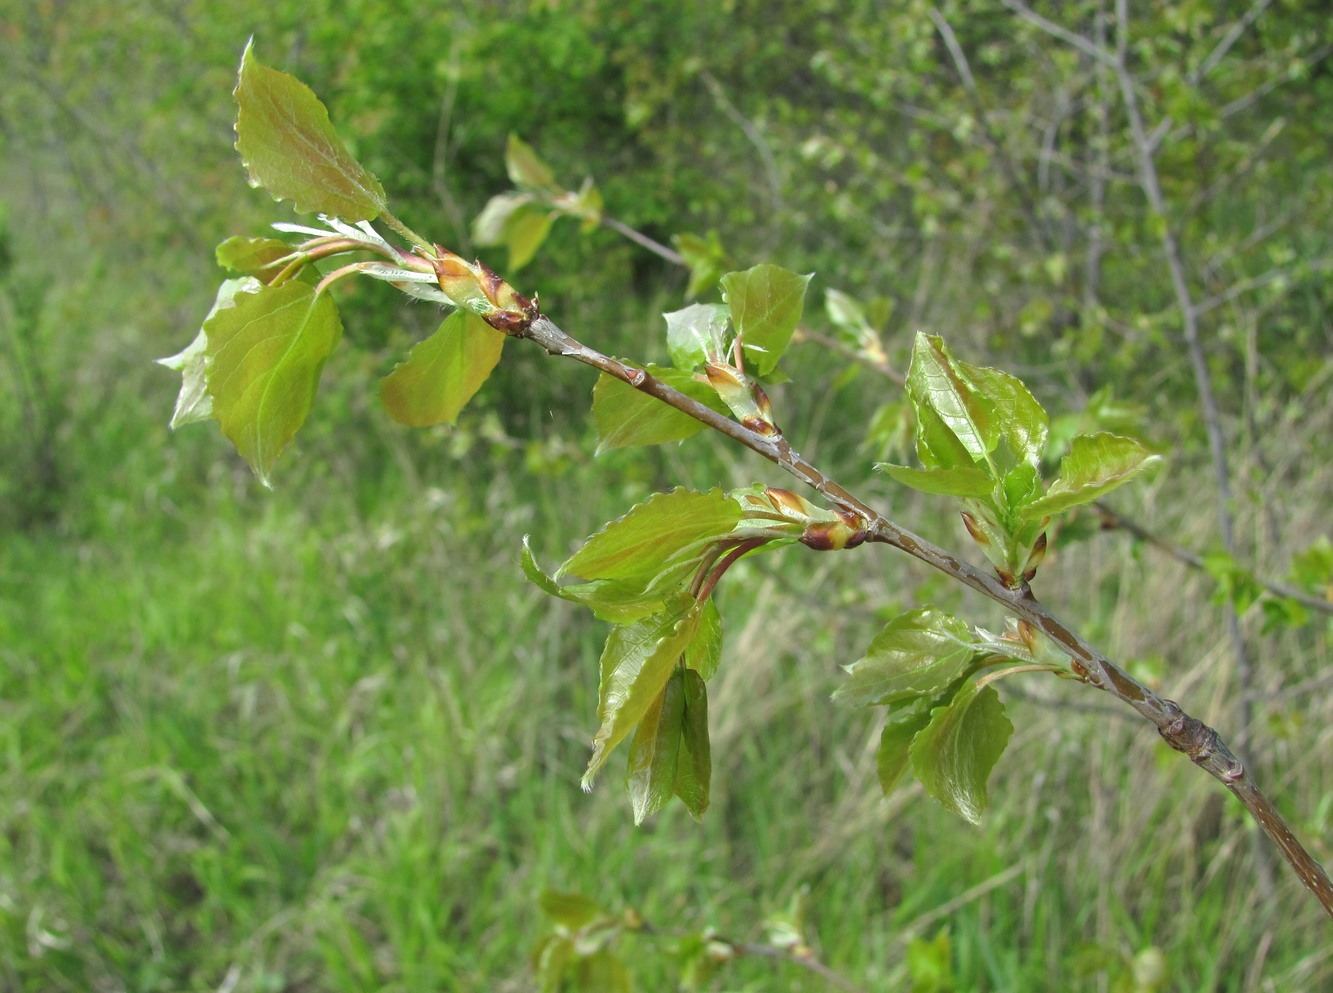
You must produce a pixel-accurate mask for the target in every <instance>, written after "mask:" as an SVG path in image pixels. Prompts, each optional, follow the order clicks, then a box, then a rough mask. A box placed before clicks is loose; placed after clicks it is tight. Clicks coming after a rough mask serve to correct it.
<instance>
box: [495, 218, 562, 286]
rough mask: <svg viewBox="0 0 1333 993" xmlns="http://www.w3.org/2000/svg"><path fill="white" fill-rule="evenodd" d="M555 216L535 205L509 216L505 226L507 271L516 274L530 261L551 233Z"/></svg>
mask: <svg viewBox="0 0 1333 993" xmlns="http://www.w3.org/2000/svg"><path fill="white" fill-rule="evenodd" d="M553 223H555V214H554V213H552V212H551V211H550V210H548V209H546V208H543V207H538V206H536V205H533V206H528V207H521V208H519V209H518V210H516V211H514V212H513V213H512V214H510V215H509V220H508V222H506V224H505V247H506V248H508V249H509V269H510V271H511V272H517V271H518V270H519V269H522V268H523V267H524V266H525V265H527V264H528V263H529V262H531V261H532V257H533V256H534V255H536V254H537V249H539V248H541V247H542V243H543V242H544V241H546V236H547V235H548V234H550V233H551V225H552V224H553Z"/></svg>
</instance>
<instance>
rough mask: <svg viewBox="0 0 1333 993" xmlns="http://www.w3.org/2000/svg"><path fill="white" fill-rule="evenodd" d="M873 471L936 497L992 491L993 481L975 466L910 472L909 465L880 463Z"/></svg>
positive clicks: (984, 493) (963, 496)
mask: <svg viewBox="0 0 1333 993" xmlns="http://www.w3.org/2000/svg"><path fill="white" fill-rule="evenodd" d="M875 468H876V469H883V470H884V471H885V472H887V473H888V474H889V475H890V476H892V477H893V478H894V479H896V480H897V481H898V482H900V483H902V484H903V485H904V486H910V487H912V489H914V490H920V491H921V492H922V493H934V494H935V495H937V496H951V497H959V498H966V497H988V496H990V495H991V492H992V491H993V490H994V489H995V482H994V480H992V479H991V477H990V476H989V475H987V474H986V472H985V470H983V469H979V468H977V467H976V466H974V465H967V466H958V467H957V468H954V469H913V468H912V467H911V466H905V465H892V464H890V463H887V462H881V463H879V464H877V465H876V466H875Z"/></svg>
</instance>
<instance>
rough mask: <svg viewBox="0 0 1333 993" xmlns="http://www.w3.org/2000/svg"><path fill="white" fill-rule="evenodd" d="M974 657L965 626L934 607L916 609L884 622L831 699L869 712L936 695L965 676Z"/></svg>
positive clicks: (970, 635) (972, 646)
mask: <svg viewBox="0 0 1333 993" xmlns="http://www.w3.org/2000/svg"><path fill="white" fill-rule="evenodd" d="M975 657H976V648H975V646H974V645H973V643H972V634H971V631H970V630H969V629H968V626H967V625H966V624H964V623H963V622H962V621H960V620H958V618H956V617H953V616H952V615H950V614H946V613H944V612H943V611H940V610H936V609H935V608H934V607H921V608H918V609H917V610H911V611H908V612H907V613H905V614H899V615H898V616H897V617H895V618H894V619H893V620H891V621H889V623H888V624H886V625H885V626H884V630H882V631H881V632H880V633H879V634H878V635H876V636H875V640H874V641H872V642H871V643H870V647H869V648H867V649H866V654H865V657H864V658H861V659H859V660H857V661H856V662H853V663H852V664H851V665H849V666H847V673H848V679H847V681H846V682H845V683H843V684H842V686H840V687H839V688H838V690H837V692H835V693H834V694H833V695H834V697H835V698H837V699H840V700H845V701H847V702H848V703H851V704H854V705H858V706H872V705H874V704H883V703H888V704H892V703H896V702H900V701H903V700H908V699H911V698H913V697H916V696H919V695H922V694H933V693H937V692H939V691H940V690H943V689H944V688H945V687H947V686H948V685H949V684H950V683H952V682H954V681H955V680H956V679H958V677H960V676H962V675H964V674H965V673H966V672H968V671H969V669H970V668H971V667H972V663H973V661H974V659H975Z"/></svg>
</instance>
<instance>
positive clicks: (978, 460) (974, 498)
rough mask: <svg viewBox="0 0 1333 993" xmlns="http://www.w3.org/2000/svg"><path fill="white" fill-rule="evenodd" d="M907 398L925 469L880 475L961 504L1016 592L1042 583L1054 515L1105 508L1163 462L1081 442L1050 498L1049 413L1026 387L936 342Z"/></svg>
mask: <svg viewBox="0 0 1333 993" xmlns="http://www.w3.org/2000/svg"><path fill="white" fill-rule="evenodd" d="M907 395H908V398H909V400H910V401H911V404H912V408H913V411H914V413H915V415H916V448H917V456H918V458H919V459H920V462H921V467H920V468H913V467H910V466H903V465H892V464H881V466H880V468H882V469H884V470H885V471H886V472H888V473H889V475H890V476H892V477H893V478H894V479H896V480H898V481H899V482H901V483H904V484H906V485H908V486H911V487H913V488H915V489H918V490H922V491H924V492H927V493H933V494H937V495H943V496H950V497H954V498H956V499H958V500H959V501H960V502H961V504H962V506H963V520H964V523H965V524H966V525H967V529H968V531H969V532H970V533H971V535H972V537H973V538H974V539H975V540H976V542H977V544H978V545H980V546H981V548H982V550H983V551H984V552H985V554H986V557H987V558H988V559H989V560H990V562H991V564H992V565H994V566H995V569H996V572H998V573H999V575H1000V577H1001V578H1002V579H1003V580H1004V582H1005V583H1006V584H1008V585H1011V586H1017V585H1018V584H1020V583H1023V582H1027V581H1028V580H1030V579H1031V578H1032V576H1033V575H1034V574H1035V573H1036V569H1037V567H1038V566H1039V565H1040V563H1041V559H1042V556H1043V555H1044V553H1045V548H1046V534H1045V530H1046V525H1047V524H1048V523H1049V521H1050V518H1051V517H1052V516H1053V515H1055V514H1059V513H1063V512H1065V511H1068V510H1070V509H1072V508H1074V507H1077V506H1080V505H1082V504H1087V503H1091V502H1092V501H1094V500H1097V499H1100V498H1101V497H1102V496H1103V495H1105V494H1106V493H1108V492H1110V491H1111V490H1113V489H1115V488H1116V487H1117V486H1120V485H1122V484H1124V483H1126V482H1128V481H1129V480H1131V479H1133V478H1135V477H1136V476H1138V475H1140V474H1141V473H1143V472H1144V471H1146V470H1147V469H1149V468H1150V467H1152V466H1154V465H1155V464H1157V463H1158V462H1160V461H1161V460H1160V457H1158V456H1156V455H1152V454H1150V453H1149V452H1148V451H1147V449H1145V448H1144V447H1143V445H1141V444H1140V443H1139V442H1137V441H1135V440H1134V439H1132V438H1126V437H1123V436H1121V435H1116V434H1111V433H1109V432H1099V433H1097V434H1092V435H1077V436H1076V437H1074V438H1073V439H1072V441H1071V442H1070V443H1069V450H1068V453H1067V454H1066V455H1065V456H1064V458H1063V459H1061V462H1060V473H1059V475H1058V476H1057V477H1056V479H1055V480H1054V481H1052V482H1051V484H1050V485H1049V487H1047V488H1046V489H1045V490H1044V491H1043V486H1042V478H1041V466H1042V459H1043V457H1044V455H1045V453H1046V447H1047V441H1048V437H1049V434H1050V421H1049V419H1048V417H1047V415H1046V411H1045V409H1044V408H1043V407H1042V406H1041V404H1039V403H1038V402H1037V400H1036V399H1035V398H1034V397H1033V396H1032V394H1031V393H1030V392H1029V391H1028V389H1027V387H1026V386H1024V385H1023V383H1022V382H1021V381H1020V380H1019V379H1017V378H1016V377H1014V376H1011V375H1009V374H1008V373H1006V372H1001V371H1000V370H998V369H991V368H984V367H980V366H973V365H969V364H968V363H966V362H962V361H960V360H959V359H957V358H955V357H954V355H953V353H952V352H951V351H950V350H949V347H948V346H947V345H946V344H945V343H944V341H943V340H942V339H940V338H939V337H936V336H934V335H927V334H918V335H917V337H916V342H915V345H914V347H913V350H912V362H911V365H910V366H909V368H908V371H907Z"/></svg>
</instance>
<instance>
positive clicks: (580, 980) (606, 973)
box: [561, 948, 631, 993]
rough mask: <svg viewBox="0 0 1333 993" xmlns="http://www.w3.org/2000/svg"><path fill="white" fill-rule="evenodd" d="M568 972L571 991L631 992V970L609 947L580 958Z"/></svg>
mask: <svg viewBox="0 0 1333 993" xmlns="http://www.w3.org/2000/svg"><path fill="white" fill-rule="evenodd" d="M568 973H572V975H569V977H568V978H569V986H568V989H570V990H571V993H630V989H631V985H630V978H629V970H628V969H627V968H626V967H625V963H624V962H622V961H621V960H620V956H618V955H617V954H616V953H615V952H614V951H612V950H611V949H609V948H602V949H600V950H598V951H596V952H594V953H593V954H592V955H588V956H584V957H582V958H579V959H578V960H577V961H576V962H575V964H574V967H573V968H572V969H570V970H568ZM565 988H566V987H561V989H565Z"/></svg>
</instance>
